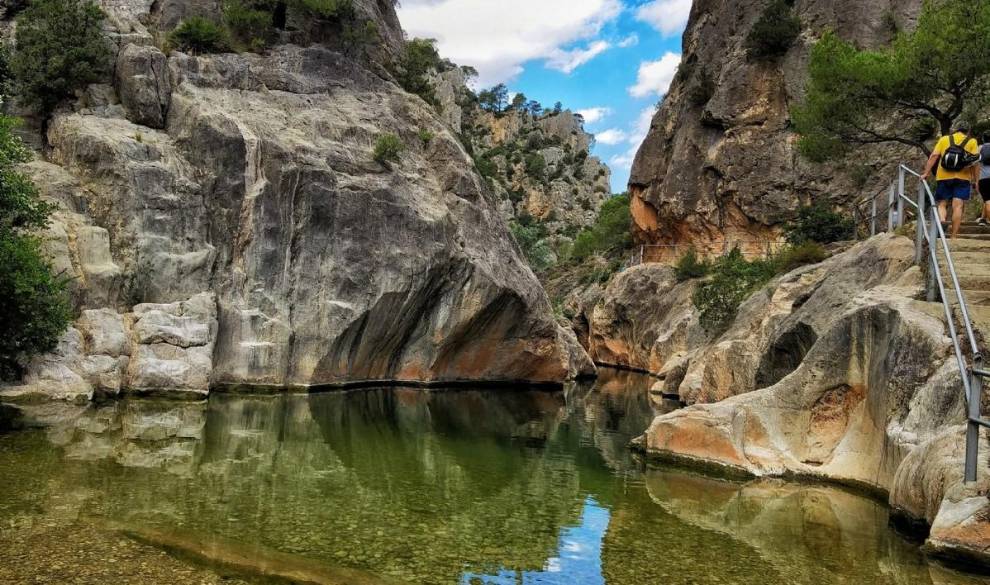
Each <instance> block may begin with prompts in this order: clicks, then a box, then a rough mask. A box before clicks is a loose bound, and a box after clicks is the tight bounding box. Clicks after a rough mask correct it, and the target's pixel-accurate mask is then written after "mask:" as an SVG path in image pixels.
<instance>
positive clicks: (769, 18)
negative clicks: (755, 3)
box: [746, 0, 801, 59]
mask: <svg viewBox="0 0 990 585" xmlns="http://www.w3.org/2000/svg"><path fill="white" fill-rule="evenodd" d="M792 4H793V1H792V2H788V1H787V0H772V1H771V2H770V4H769V5H768V6H767V7H766V8H765V9H764V10H763V14H761V15H760V18H759V20H757V21H756V24H754V25H753V28H752V29H750V31H749V35H747V37H746V48H747V49H748V51H749V54H750V55H751V56H753V57H756V58H757V59H773V58H775V57H779V56H781V55H783V54H784V53H786V52H787V51H788V50H789V49H790V48H791V45H793V44H794V41H795V40H797V38H798V36H799V35H800V34H801V19H800V18H798V17H797V15H796V14H794V9H793V8H792V7H791V5H792Z"/></svg>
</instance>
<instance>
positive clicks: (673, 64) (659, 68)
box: [629, 53, 681, 98]
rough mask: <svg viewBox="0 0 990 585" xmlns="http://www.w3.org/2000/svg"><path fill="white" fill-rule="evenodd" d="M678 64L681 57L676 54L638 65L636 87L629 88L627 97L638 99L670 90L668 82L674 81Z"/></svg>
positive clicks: (662, 93)
mask: <svg viewBox="0 0 990 585" xmlns="http://www.w3.org/2000/svg"><path fill="white" fill-rule="evenodd" d="M680 64H681V56H680V55H678V54H676V53H666V54H665V55H664V56H663V57H660V59H659V60H657V61H644V62H642V63H640V64H639V74H638V75H637V77H636V85H634V86H632V87H630V88H629V95H631V96H633V97H638V98H641V97H646V96H648V95H651V94H656V95H658V96H662V95H664V94H665V93H667V90H668V89H670V82H671V81H673V80H674V75H675V74H676V73H677V67H678V65H680Z"/></svg>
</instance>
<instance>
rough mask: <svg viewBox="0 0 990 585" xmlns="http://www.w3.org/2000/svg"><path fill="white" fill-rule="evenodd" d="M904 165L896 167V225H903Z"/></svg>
mask: <svg viewBox="0 0 990 585" xmlns="http://www.w3.org/2000/svg"><path fill="white" fill-rule="evenodd" d="M904 195H905V193H904V167H898V168H897V227H903V226H904Z"/></svg>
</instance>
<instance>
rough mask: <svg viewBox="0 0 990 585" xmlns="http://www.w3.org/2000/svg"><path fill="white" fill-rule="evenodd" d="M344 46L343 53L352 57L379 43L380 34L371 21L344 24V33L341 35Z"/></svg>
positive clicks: (376, 26)
mask: <svg viewBox="0 0 990 585" xmlns="http://www.w3.org/2000/svg"><path fill="white" fill-rule="evenodd" d="M341 39H342V40H343V44H344V52H345V53H347V54H348V55H354V54H356V53H361V52H363V51H365V50H366V49H367V48H368V47H370V46H373V45H375V44H379V43H380V42H381V33H380V32H379V30H378V25H377V24H376V23H375V21H373V20H364V21H361V22H346V23H345V24H344V31H343V33H341Z"/></svg>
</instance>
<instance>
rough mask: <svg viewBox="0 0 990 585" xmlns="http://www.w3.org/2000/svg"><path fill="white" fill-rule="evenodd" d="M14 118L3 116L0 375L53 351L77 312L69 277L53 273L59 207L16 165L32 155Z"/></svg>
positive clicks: (0, 146)
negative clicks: (48, 238)
mask: <svg viewBox="0 0 990 585" xmlns="http://www.w3.org/2000/svg"><path fill="white" fill-rule="evenodd" d="M14 125H15V123H14V120H13V119H12V118H9V117H6V116H0V321H2V323H3V327H2V329H3V332H4V335H3V336H0V378H3V379H10V378H12V377H15V376H17V375H19V373H20V368H19V365H18V364H19V362H20V361H21V360H23V359H25V358H28V357H30V356H32V355H34V354H37V353H42V352H45V351H49V350H51V349H53V348H54V347H55V345H56V344H57V343H58V339H59V337H61V335H62V332H63V331H65V329H66V327H68V325H69V322H70V320H71V318H72V310H71V305H70V302H69V297H68V294H67V292H66V289H67V284H68V281H67V280H66V279H64V278H61V277H59V276H56V275H54V274H52V269H51V266H50V265H49V263H48V261H47V260H46V259H45V255H44V253H43V250H42V240H41V238H40V237H38V236H37V235H35V234H34V232H36V231H37V230H40V229H43V228H44V227H45V226H47V225H48V217H49V215H50V214H51V212H52V211H53V210H54V207H53V206H51V205H49V204H46V203H44V202H42V201H41V200H40V199H39V197H38V192H37V190H36V189H35V187H34V185H33V184H32V183H31V181H30V179H28V177H27V176H25V175H24V174H22V173H20V172H18V171H17V170H16V165H17V164H19V163H22V162H26V161H27V160H29V159H30V155H29V153H28V151H27V149H25V148H24V146H23V144H21V142H20V140H19V139H18V138H17V137H16V136H15V135H14V134H13V128H14Z"/></svg>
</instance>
